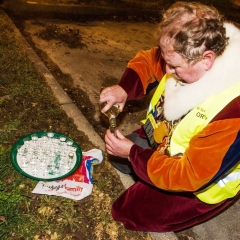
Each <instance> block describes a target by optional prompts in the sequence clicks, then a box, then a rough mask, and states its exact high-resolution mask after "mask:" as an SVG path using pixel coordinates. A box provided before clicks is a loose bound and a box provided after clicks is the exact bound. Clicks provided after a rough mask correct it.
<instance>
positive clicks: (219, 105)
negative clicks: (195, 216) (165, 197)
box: [142, 75, 240, 204]
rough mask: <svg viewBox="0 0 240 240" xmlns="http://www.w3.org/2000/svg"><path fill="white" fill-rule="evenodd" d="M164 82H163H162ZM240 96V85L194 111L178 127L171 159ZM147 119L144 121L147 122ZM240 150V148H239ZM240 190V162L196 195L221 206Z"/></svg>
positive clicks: (156, 96)
mask: <svg viewBox="0 0 240 240" xmlns="http://www.w3.org/2000/svg"><path fill="white" fill-rule="evenodd" d="M162 81H163V82H162ZM166 81H167V75H165V76H164V77H163V79H162V80H161V82H160V83H159V86H158V87H157V89H156V91H155V93H154V95H153V98H152V100H151V102H150V106H149V108H148V112H147V118H148V116H149V114H150V112H151V110H152V109H153V108H154V106H155V105H156V104H157V103H158V101H159V99H160V97H161V96H162V95H163V94H164V89H165V86H166ZM239 95H240V83H238V84H235V85H234V86H232V87H230V88H228V89H226V90H224V91H222V92H220V93H218V94H215V95H213V96H211V97H209V98H208V99H207V100H205V101H204V102H203V103H201V104H200V105H198V106H196V107H195V108H194V109H192V110H191V111H190V112H189V113H188V114H187V115H186V116H185V117H184V118H183V119H182V120H181V121H180V123H179V124H178V125H177V126H176V128H175V130H174V132H173V135H172V138H171V141H170V147H169V149H168V150H169V153H170V156H173V155H176V154H183V153H184V152H185V150H186V148H187V147H188V146H189V141H190V140H191V138H192V137H193V136H194V135H196V134H197V133H198V132H199V131H201V130H202V129H203V128H204V127H205V126H207V124H208V123H209V122H210V121H211V120H212V119H213V118H214V117H215V116H216V115H217V114H218V113H219V112H220V111H221V110H222V109H223V108H224V107H225V106H226V105H227V104H228V103H230V102H231V101H232V100H233V99H235V98H236V97H238V96H239ZM145 121H146V120H143V121H142V122H143V123H144V122H145ZM239 151H240V149H239ZM239 190H240V163H239V161H238V163H237V164H236V165H235V166H234V167H233V168H232V169H231V170H229V171H228V173H226V174H225V175H224V176H222V178H221V179H219V180H218V181H217V182H214V183H212V184H211V185H210V186H208V187H206V188H205V189H203V190H201V191H199V192H195V195H196V196H197V197H198V198H199V199H200V200H201V201H203V202H206V203H209V204H216V203H219V202H221V201H223V200H225V199H227V198H231V197H234V196H235V195H236V194H237V193H238V191H239Z"/></svg>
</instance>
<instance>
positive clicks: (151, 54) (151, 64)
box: [127, 47, 165, 94]
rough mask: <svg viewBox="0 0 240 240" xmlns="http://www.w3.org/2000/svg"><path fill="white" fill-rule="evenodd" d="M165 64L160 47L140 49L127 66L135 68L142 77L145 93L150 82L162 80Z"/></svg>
mask: <svg viewBox="0 0 240 240" xmlns="http://www.w3.org/2000/svg"><path fill="white" fill-rule="evenodd" d="M164 66H165V64H164V60H163V58H162V56H161V52H160V50H159V48H158V47H153V48H151V49H150V50H146V51H143V50H141V51H139V52H138V53H137V55H136V56H135V57H134V58H133V59H132V60H131V61H129V63H128V65H127V67H128V68H131V69H133V70H134V71H135V72H136V73H137V74H138V76H139V77H140V79H141V82H142V85H143V89H144V94H146V89H147V87H148V85H149V84H150V83H153V82H155V81H156V80H157V81H160V79H161V78H162V77H163V75H164V74H165V67H164Z"/></svg>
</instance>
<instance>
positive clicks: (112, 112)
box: [100, 89, 120, 133]
mask: <svg viewBox="0 0 240 240" xmlns="http://www.w3.org/2000/svg"><path fill="white" fill-rule="evenodd" d="M101 90H103V89H101ZM106 105H107V102H103V103H101V104H100V109H101V110H102V109H103V108H104V107H105V106H106ZM119 113H120V110H119V105H118V104H114V105H112V106H111V107H110V108H109V109H108V110H107V111H106V112H104V113H103V114H104V115H105V116H106V117H108V120H109V129H110V131H111V132H112V133H115V131H116V128H117V121H116V118H117V116H118V114H119Z"/></svg>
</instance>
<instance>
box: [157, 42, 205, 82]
mask: <svg viewBox="0 0 240 240" xmlns="http://www.w3.org/2000/svg"><path fill="white" fill-rule="evenodd" d="M161 53H162V57H163V59H164V60H165V62H166V72H167V73H168V74H173V75H175V76H176V78H178V79H179V80H181V81H182V82H185V83H193V82H196V81H198V80H199V79H200V78H201V77H202V76H203V75H204V74H205V73H206V70H205V66H204V61H203V60H200V61H198V62H197V63H195V64H194V65H190V64H189V63H187V62H186V60H184V59H183V58H182V57H181V56H180V55H179V54H178V53H176V52H175V51H174V50H173V48H172V47H171V46H169V45H168V46H166V45H161Z"/></svg>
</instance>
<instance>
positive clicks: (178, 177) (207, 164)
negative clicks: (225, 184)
mask: <svg viewBox="0 0 240 240" xmlns="http://www.w3.org/2000/svg"><path fill="white" fill-rule="evenodd" d="M239 126H240V119H227V120H221V121H216V122H213V123H210V124H208V125H207V126H206V127H205V128H204V129H203V130H202V131H201V132H199V133H198V134H197V135H195V136H194V137H193V138H192V139H191V140H190V142H189V147H188V148H187V149H186V151H185V153H184V154H183V156H182V157H177V156H176V157H169V156H166V155H163V154H160V153H159V152H157V151H156V152H154V154H153V155H152V156H151V158H150V159H149V161H148V165H147V172H148V176H149V178H150V179H151V181H152V182H153V184H154V185H156V186H157V187H159V188H162V189H166V190H172V191H195V190H198V189H199V188H200V187H202V186H203V185H205V184H206V183H208V182H209V181H210V180H211V179H212V178H213V177H214V175H215V174H216V173H217V172H218V171H219V169H220V167H221V164H222V160H223V158H224V156H225V154H226V153H227V151H228V150H229V148H230V146H231V145H232V143H233V142H234V141H235V139H236V137H237V134H238V131H239Z"/></svg>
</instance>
